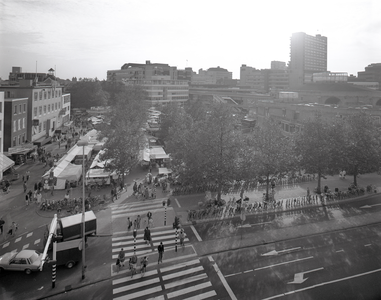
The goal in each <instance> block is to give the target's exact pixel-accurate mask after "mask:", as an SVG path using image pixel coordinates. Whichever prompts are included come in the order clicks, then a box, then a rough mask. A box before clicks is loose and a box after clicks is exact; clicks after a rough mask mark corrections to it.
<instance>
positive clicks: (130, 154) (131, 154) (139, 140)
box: [102, 86, 147, 181]
mask: <svg viewBox="0 0 381 300" xmlns="http://www.w3.org/2000/svg"><path fill="white" fill-rule="evenodd" d="M145 99H146V92H145V91H144V90H143V89H142V88H141V87H140V86H128V87H126V89H125V90H124V91H123V92H122V93H119V94H118V95H117V97H116V103H115V106H113V107H112V110H111V112H110V113H109V115H108V119H109V120H110V125H109V126H108V128H106V129H105V130H104V132H102V135H103V136H106V137H107V138H108V140H107V142H106V144H105V148H106V151H105V154H104V155H102V159H103V160H108V159H111V160H112V162H111V164H110V165H109V166H108V169H109V170H110V171H116V172H117V173H118V174H121V175H122V178H123V181H124V174H125V173H126V172H128V171H129V170H130V169H131V168H132V167H134V166H135V165H136V164H137V163H138V162H139V151H140V149H142V147H143V145H144V142H145V140H144V132H143V130H142V128H143V125H144V123H145V122H146V120H147V104H146V102H145Z"/></svg>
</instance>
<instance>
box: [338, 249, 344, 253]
mask: <svg viewBox="0 0 381 300" xmlns="http://www.w3.org/2000/svg"><path fill="white" fill-rule="evenodd" d="M339 252H344V250H343V249H340V250H337V251H336V253H339Z"/></svg>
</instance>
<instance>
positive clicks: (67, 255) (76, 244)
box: [49, 239, 82, 269]
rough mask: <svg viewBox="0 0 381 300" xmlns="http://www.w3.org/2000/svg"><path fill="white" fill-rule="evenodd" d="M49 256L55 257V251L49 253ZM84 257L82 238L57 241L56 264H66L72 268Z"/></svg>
mask: <svg viewBox="0 0 381 300" xmlns="http://www.w3.org/2000/svg"><path fill="white" fill-rule="evenodd" d="M49 257H50V258H52V257H53V253H52V252H51V253H49ZM81 257H82V239H76V240H70V241H67V242H61V243H57V249H56V261H57V262H56V265H57V266H62V265H64V266H65V267H66V268H68V269H71V268H72V267H74V266H75V265H76V264H77V263H78V262H79V261H80V260H81Z"/></svg>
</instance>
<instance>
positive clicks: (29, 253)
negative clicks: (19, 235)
mask: <svg viewBox="0 0 381 300" xmlns="http://www.w3.org/2000/svg"><path fill="white" fill-rule="evenodd" d="M34 253H36V250H21V251H20V252H19V253H17V255H16V257H17V258H29V257H31V256H32V255H33V254H34Z"/></svg>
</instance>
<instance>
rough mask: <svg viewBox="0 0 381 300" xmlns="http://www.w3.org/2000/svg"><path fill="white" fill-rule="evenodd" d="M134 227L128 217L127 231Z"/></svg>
mask: <svg viewBox="0 0 381 300" xmlns="http://www.w3.org/2000/svg"><path fill="white" fill-rule="evenodd" d="M131 227H132V221H131V220H130V217H127V230H128V231H130V230H131Z"/></svg>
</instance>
